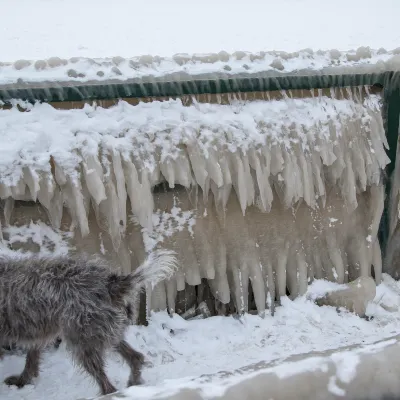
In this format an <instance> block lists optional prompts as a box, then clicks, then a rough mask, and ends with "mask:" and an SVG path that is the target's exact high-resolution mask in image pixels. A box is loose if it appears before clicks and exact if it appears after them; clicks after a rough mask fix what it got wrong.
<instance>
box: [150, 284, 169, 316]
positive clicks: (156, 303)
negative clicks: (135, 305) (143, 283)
mask: <svg viewBox="0 0 400 400" xmlns="http://www.w3.org/2000/svg"><path fill="white" fill-rule="evenodd" d="M166 308H167V293H166V290H165V283H164V282H159V283H157V285H156V286H155V287H154V288H153V290H152V291H151V310H152V311H162V310H165V309H166Z"/></svg>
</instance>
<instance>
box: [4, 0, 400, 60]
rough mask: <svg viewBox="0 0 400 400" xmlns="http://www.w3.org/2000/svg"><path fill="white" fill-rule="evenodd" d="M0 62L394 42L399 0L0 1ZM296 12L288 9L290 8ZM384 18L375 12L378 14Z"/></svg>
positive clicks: (391, 44) (398, 35) (342, 47)
mask: <svg viewBox="0 0 400 400" xmlns="http://www.w3.org/2000/svg"><path fill="white" fill-rule="evenodd" d="M0 6H1V14H2V24H1V25H2V26H1V35H0V48H1V49H2V54H1V58H2V60H1V61H15V60H18V59H21V58H25V59H41V58H49V57H52V56H59V57H66V58H69V57H79V56H81V57H112V56H116V55H119V56H122V57H131V56H136V55H137V56H140V55H144V54H152V55H159V56H171V55H173V54H176V53H185V52H186V53H208V52H219V51H221V50H225V51H227V52H234V51H236V50H247V51H253V52H255V51H262V50H265V51H269V50H282V51H289V52H293V51H299V50H301V49H304V48H312V49H313V50H318V49H333V48H338V49H340V50H350V49H353V48H358V47H360V46H371V47H372V48H376V49H379V48H380V47H386V48H389V49H392V48H396V47H398V46H399V43H400V30H398V29H397V30H396V29H394V27H396V26H397V22H398V15H399V14H400V4H399V3H398V2H396V1H394V0H381V1H380V2H379V4H377V2H376V1H374V0H352V1H347V0H336V1H335V3H334V4H332V5H330V6H327V7H326V6H325V7H322V6H321V2H320V1H319V0H281V1H279V2H277V1H272V0H268V1H265V2H263V4H262V5H261V3H260V2H259V1H258V0H248V1H246V2H245V3H243V2H232V1H229V0H220V1H218V2H216V1H212V0H204V1H201V2H188V1H185V0H170V1H168V2H165V1H162V0H147V1H143V0H114V1H113V2H112V7H110V3H109V1H106V0H86V1H84V2H83V1H80V0H68V1H63V0H52V1H48V0H35V1H32V0H19V1H18V2H14V3H10V2H8V1H7V0H1V1H0ZM289 11H290V12H289ZM377 12H378V13H379V15H381V16H382V15H384V16H385V18H377V17H374V18H371V16H375V15H376V13H377Z"/></svg>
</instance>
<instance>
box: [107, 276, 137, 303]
mask: <svg viewBox="0 0 400 400" xmlns="http://www.w3.org/2000/svg"><path fill="white" fill-rule="evenodd" d="M107 289H108V292H109V293H110V297H111V299H112V301H115V302H120V301H122V300H123V299H124V297H126V296H127V295H128V294H129V293H130V292H131V290H132V289H133V285H132V277H131V276H130V275H118V274H111V275H109V277H108V282H107Z"/></svg>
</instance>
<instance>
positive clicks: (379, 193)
mask: <svg viewBox="0 0 400 400" xmlns="http://www.w3.org/2000/svg"><path fill="white" fill-rule="evenodd" d="M370 194H371V200H370V207H369V208H370V215H372V221H371V226H370V229H369V230H370V234H371V237H372V240H375V238H376V237H377V235H378V230H379V224H380V222H381V217H382V213H383V209H384V206H385V187H384V186H383V185H380V186H371V188H370Z"/></svg>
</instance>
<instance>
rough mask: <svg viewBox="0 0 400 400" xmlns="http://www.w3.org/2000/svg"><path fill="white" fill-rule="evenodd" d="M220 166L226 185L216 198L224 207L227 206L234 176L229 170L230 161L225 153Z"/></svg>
mask: <svg viewBox="0 0 400 400" xmlns="http://www.w3.org/2000/svg"><path fill="white" fill-rule="evenodd" d="M220 166H221V171H222V176H223V179H224V185H223V187H222V188H221V189H220V194H219V195H218V199H217V198H216V202H217V203H221V204H222V206H223V208H225V206H226V204H227V202H228V199H229V195H230V193H231V189H232V176H231V172H230V170H229V163H228V160H227V157H226V156H225V155H221V158H220Z"/></svg>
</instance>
